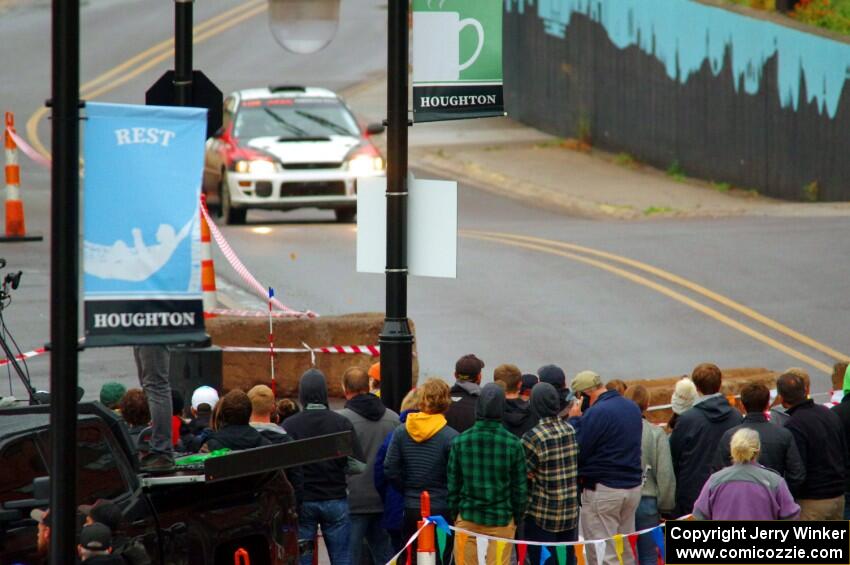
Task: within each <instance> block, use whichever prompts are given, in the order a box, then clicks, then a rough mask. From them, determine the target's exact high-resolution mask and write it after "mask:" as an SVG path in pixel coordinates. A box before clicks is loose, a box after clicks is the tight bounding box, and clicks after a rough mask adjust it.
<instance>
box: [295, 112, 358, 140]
mask: <svg viewBox="0 0 850 565" xmlns="http://www.w3.org/2000/svg"><path fill="white" fill-rule="evenodd" d="M295 113H296V114H298V115H299V116H304V117H305V118H307V119H308V120H311V121H313V122H316V123H317V124H319V125H322V126H325V127H326V128H328V129H329V130H331V131H333V132H335V133H337V134H339V135H345V136H348V137H355V136H356V134H353V133H351V131H350V130H349V129H348V128H346V127H344V126H341V125H339V124H336V123H334V122H332V121H330V120H328V119H325V118H323V117H321V116H317V115H316V114H311V113H310V112H305V111H304V110H295Z"/></svg>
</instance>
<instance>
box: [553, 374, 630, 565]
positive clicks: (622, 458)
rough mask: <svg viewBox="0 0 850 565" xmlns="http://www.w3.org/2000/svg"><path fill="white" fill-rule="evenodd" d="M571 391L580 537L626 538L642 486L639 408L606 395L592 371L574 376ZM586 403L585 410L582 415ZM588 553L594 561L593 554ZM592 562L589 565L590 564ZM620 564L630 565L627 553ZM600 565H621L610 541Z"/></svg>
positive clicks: (613, 392)
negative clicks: (579, 502) (582, 405)
mask: <svg viewBox="0 0 850 565" xmlns="http://www.w3.org/2000/svg"><path fill="white" fill-rule="evenodd" d="M570 388H572V390H573V392H574V393H575V396H576V399H577V400H578V402H574V403H573V405H572V407H571V408H570V412H569V414H570V424H571V425H572V426H573V428H575V430H576V436H577V439H578V445H579V450H578V477H579V486H580V488H581V513H580V516H579V528H580V529H581V533H582V536H583V537H584V539H590V540H593V539H611V538H613V536H614V535H616V534H629V533H631V532H633V531H635V511H636V510H637V507H638V504H640V491H641V482H642V472H641V465H640V444H641V427H642V423H641V414H640V408H638V407H637V404H635V403H634V402H632V401H630V400H627V399H625V398H623V397H622V396H621V395H620V393H619V392H617V391H616V390H608V389H606V388H605V386H604V385H603V384H602V379H601V378H600V376H599V375H598V374H596V373H594V372H593V371H582V372H581V373H579V374H578V375H576V376H575V378H574V379H573V382H572V386H571V387H570ZM584 399H586V400H587V406H588V407H587V408H586V409H585V410H584V412H582V408H581V403H582V400H584ZM588 549H589V551H590V553H592V554H593V556H595V554H596V548H588ZM593 556H589V557H590V559H589V560H588V561H590V562H593V561H594V559H593ZM623 559H624V560H625V562H626V563H631V562H632V555H631V553H630V552H628V551H626V552H624V553H623ZM604 563H605V564H606V565H614V564H618V563H620V560H619V559H618V558H617V554H616V551H615V549H614V544H613V541H611V542H608V543H607V544H606V550H605V557H604Z"/></svg>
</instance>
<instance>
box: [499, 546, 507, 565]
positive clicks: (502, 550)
mask: <svg viewBox="0 0 850 565" xmlns="http://www.w3.org/2000/svg"><path fill="white" fill-rule="evenodd" d="M507 546H508V543H507V542H504V541H497V542H496V565H502V564H503V561H502V559H503V557H504V555H505V548H506V547H507Z"/></svg>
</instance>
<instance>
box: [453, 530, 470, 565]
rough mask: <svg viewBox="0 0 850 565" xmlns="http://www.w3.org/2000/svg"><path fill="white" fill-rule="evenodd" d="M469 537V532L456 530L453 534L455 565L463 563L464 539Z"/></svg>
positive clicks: (462, 564)
mask: <svg viewBox="0 0 850 565" xmlns="http://www.w3.org/2000/svg"><path fill="white" fill-rule="evenodd" d="M468 539H469V534H466V533H464V532H457V535H456V536H455V563H457V565H464V553H465V552H464V550H463V549H464V547H466V540H468Z"/></svg>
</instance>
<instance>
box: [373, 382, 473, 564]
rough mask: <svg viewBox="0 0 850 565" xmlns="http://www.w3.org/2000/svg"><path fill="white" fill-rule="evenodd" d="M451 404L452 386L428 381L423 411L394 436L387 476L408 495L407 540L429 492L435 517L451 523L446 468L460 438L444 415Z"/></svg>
mask: <svg viewBox="0 0 850 565" xmlns="http://www.w3.org/2000/svg"><path fill="white" fill-rule="evenodd" d="M450 404H451V397H450V396H449V386H448V385H447V384H446V383H445V382H444V381H443V380H441V379H436V378H430V379H428V380H427V381H425V383H423V384H422V386H420V387H419V410H420V411H419V412H412V413H410V414H408V415H407V420H406V421H405V423H404V426H399V427H398V428H396V430H395V432H394V433H393V438H392V440H391V441H390V446H389V449H388V450H387V457H386V459H385V460H384V474H385V476H386V478H387V479H389V480H390V482H391V483H392V484H393V486H394V487H395V488H396V489H398V491H399V492H402V493H403V494H404V524H403V528H402V537H403V539H405V540H406V539H409V538H410V536H412V535H413V534H414V533H415V532H416V522H417V521H418V520H419V519H420V515H421V510H420V503H419V500H420V495H421V494H422V491H428V494H429V495H430V496H431V515H432V516H433V515H440V516H443V517H444V518H446V520H450V514H449V503H448V494H449V491H448V476H447V474H446V468H447V466H448V461H449V451H450V449H451V444H452V441H453V440H454V439H455V438H456V437H457V435H458V433H457V431H455V430H454V429H452V428H451V427H450V426H449V425H448V423H447V422H446V417H445V416H444V415H443V414H444V413H445V411H446V410H447V409H448V408H449V405H450ZM448 549H449V551H448V556H447V557H450V556H451V548H450V547H449V548H448ZM415 553H416V548H415V547H414V548H413V554H415ZM447 562H448V561H447V559H444V560H443V563H447Z"/></svg>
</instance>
